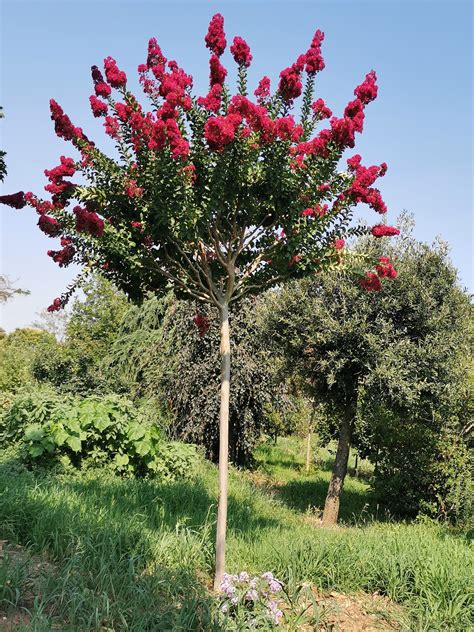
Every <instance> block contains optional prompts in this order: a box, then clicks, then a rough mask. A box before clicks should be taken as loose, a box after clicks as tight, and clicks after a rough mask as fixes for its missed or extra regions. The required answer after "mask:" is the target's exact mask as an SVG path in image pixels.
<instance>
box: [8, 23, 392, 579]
mask: <svg viewBox="0 0 474 632" xmlns="http://www.w3.org/2000/svg"><path fill="white" fill-rule="evenodd" d="M223 23H224V20H223V18H222V16H221V15H220V14H216V15H215V16H214V17H213V18H212V20H211V23H210V25H209V30H208V33H207V35H206V38H205V40H206V45H207V47H208V48H209V49H210V51H211V58H210V88H209V92H208V94H207V95H205V96H202V97H199V98H195V97H193V96H192V94H191V85H192V78H191V77H190V76H189V75H187V74H186V73H185V72H184V71H183V70H182V69H181V68H179V66H178V65H177V63H176V62H174V61H168V60H167V59H166V58H165V56H164V55H163V52H162V51H161V49H160V47H159V45H158V43H157V41H156V40H155V39H151V40H150V42H149V46H148V55H147V59H146V63H144V64H141V65H140V66H139V69H138V70H139V74H140V83H141V85H142V86H143V89H144V91H145V93H146V94H147V96H148V97H149V100H150V103H151V111H148V112H145V111H144V110H143V108H142V106H141V105H140V104H139V102H138V100H137V99H136V97H135V96H134V95H133V94H132V93H131V92H130V90H129V89H128V88H127V77H126V74H125V72H123V71H122V70H120V69H119V68H118V66H117V64H116V61H115V60H114V59H112V58H111V57H107V58H106V59H105V60H104V69H105V79H104V77H103V75H102V73H101V72H100V71H99V69H98V68H97V67H96V66H94V67H93V68H92V78H93V82H94V91H95V94H94V95H92V96H91V97H90V102H91V107H92V111H93V114H94V116H96V117H101V116H104V117H105V130H106V133H107V134H108V135H109V136H111V137H112V138H113V139H114V140H115V142H116V148H117V155H116V157H114V158H110V157H108V156H106V155H105V154H104V153H103V152H102V151H101V150H100V149H99V148H98V147H97V145H95V144H94V143H92V142H91V141H90V140H89V139H88V138H87V136H86V135H85V134H84V132H83V131H82V130H81V129H80V128H78V127H75V126H74V125H73V124H72V122H71V121H70V119H69V117H68V116H67V115H66V114H64V112H63V110H62V108H61V107H60V106H59V105H58V104H57V103H56V101H54V100H51V113H52V119H53V121H54V123H55V130H56V133H57V134H58V136H60V137H62V138H64V139H65V140H69V141H71V142H72V143H73V145H74V146H75V147H76V149H78V150H79V152H80V154H81V159H80V161H76V160H74V159H73V158H68V157H64V156H62V157H61V159H60V164H59V165H58V166H56V167H54V168H53V169H50V170H48V171H46V175H47V177H48V179H49V184H48V185H47V186H46V189H47V191H48V192H50V193H51V194H52V198H51V201H43V200H40V199H39V198H37V197H36V196H34V195H33V194H32V193H27V194H26V195H24V194H23V193H22V192H18V193H16V194H13V195H10V196H2V197H0V201H2V202H4V203H6V204H9V205H10V206H13V207H15V208H21V207H22V206H23V205H24V204H25V202H26V203H28V204H29V205H30V206H32V207H33V208H35V209H36V210H37V211H38V213H39V214H40V218H39V221H38V225H39V227H40V229H41V230H42V231H43V232H45V233H46V234H48V235H50V236H51V237H61V248H60V249H59V250H50V251H49V253H48V254H49V256H51V257H52V259H53V260H54V261H56V262H57V263H58V264H59V265H61V266H64V265H67V264H68V263H70V262H71V261H75V262H76V263H78V264H81V265H83V266H84V267H85V269H86V271H87V270H91V269H96V270H100V271H101V272H102V273H103V274H104V275H105V276H107V277H108V278H109V279H111V280H112V281H113V282H114V283H115V284H116V285H117V287H119V288H120V289H122V290H123V291H125V292H126V293H127V294H128V296H129V297H130V298H131V299H132V300H137V301H140V300H141V299H143V297H144V296H145V294H146V293H147V292H150V291H151V292H153V293H156V294H160V293H163V292H164V291H168V290H169V289H173V290H174V292H175V294H176V295H179V296H182V297H187V298H189V297H191V298H192V299H193V300H197V301H200V302H203V303H207V304H210V305H212V306H213V308H214V309H217V311H218V313H219V317H220V330H221V359H222V369H221V406H220V422H219V428H220V430H219V503H218V515H217V535H216V576H215V586H216V588H218V587H219V586H220V583H221V579H222V576H223V572H224V565H225V533H226V523H227V485H228V466H227V463H228V426H229V382H230V333H229V305H230V304H231V303H235V302H236V301H238V300H239V299H240V298H242V297H243V296H244V295H245V294H249V293H254V294H257V293H259V292H261V291H263V290H265V289H266V288H268V287H271V286H273V285H275V284H276V283H281V282H284V281H286V280H288V279H290V278H295V277H303V276H305V275H306V274H309V273H312V272H313V271H314V270H316V269H317V270H322V269H328V268H330V267H331V266H334V265H336V264H337V263H338V262H339V261H340V259H341V257H340V252H339V251H340V249H341V247H342V246H343V243H344V241H343V240H344V239H346V238H347V237H348V236H351V235H354V234H359V233H361V232H363V229H362V228H360V227H355V226H351V219H352V216H353V209H354V207H355V205H356V204H357V203H358V202H366V203H368V204H369V205H370V206H371V207H372V208H373V209H374V210H375V211H377V212H379V213H385V211H386V210H387V209H386V206H385V204H384V202H383V200H382V197H381V194H380V192H379V190H378V189H376V188H374V187H373V186H372V185H373V184H374V182H375V180H376V179H377V178H378V177H379V176H382V175H384V173H385V171H386V165H385V164H382V165H380V166H375V165H374V166H372V167H368V168H366V167H364V166H362V165H361V159H360V156H355V157H353V158H352V159H350V160H349V166H350V172H339V171H338V169H337V165H338V162H339V159H340V158H341V156H342V153H343V152H344V150H345V149H347V148H352V147H354V143H355V134H356V132H357V133H360V132H361V131H362V129H363V123H364V116H365V113H364V111H365V107H366V105H367V104H368V103H370V102H371V101H372V100H373V99H374V98H375V97H376V95H377V86H376V76H375V72H373V71H372V72H370V73H369V74H368V75H367V76H366V78H365V80H364V81H363V82H362V83H361V84H360V85H359V86H357V87H356V89H355V91H354V92H355V96H356V98H355V99H354V100H352V101H351V102H350V103H349V104H348V105H347V107H346V108H345V110H344V115H343V117H342V118H338V117H332V118H331V119H330V121H329V127H327V128H325V129H322V130H321V131H319V132H318V133H317V134H315V135H314V133H315V129H316V126H317V125H318V123H319V122H320V121H321V120H323V119H326V118H329V117H330V116H331V111H330V110H329V109H328V108H327V106H326V105H325V103H324V101H323V100H322V99H318V100H316V101H314V102H313V88H314V83H315V76H316V74H317V72H319V71H320V70H322V69H323V68H324V61H323V58H322V55H321V44H322V41H323V39H324V34H323V33H321V31H316V33H315V35H314V38H313V40H312V42H311V45H310V48H309V49H308V51H307V52H306V53H305V54H303V55H300V56H299V57H298V59H297V60H296V62H295V63H293V64H292V65H291V66H290V67H288V68H286V69H284V70H283V71H282V72H281V73H280V81H279V84H278V87H277V89H276V90H275V91H274V92H273V94H271V92H270V80H269V79H268V77H264V78H263V79H262V80H261V81H260V83H259V85H258V87H257V89H256V91H255V96H256V100H251V99H249V97H248V88H247V68H248V66H249V65H250V63H251V59H252V55H251V53H250V48H249V47H248V45H247V43H246V42H245V41H244V40H243V39H242V38H241V37H236V38H234V41H233V44H232V46H231V48H230V52H231V54H232V56H233V58H234V60H235V62H236V63H237V65H238V93H237V94H235V95H234V96H231V94H230V91H229V88H228V86H227V85H226V84H225V77H226V74H227V70H226V69H225V67H224V66H223V65H222V63H221V56H222V54H223V53H224V50H225V48H226V36H225V33H224V28H223ZM304 77H305V78H306V82H305V87H304V88H303V80H304ZM112 88H115V89H116V90H117V92H116V94H115V95H114V96H112ZM301 95H302V104H301V118H300V121H299V122H298V123H296V122H295V120H294V118H293V116H291V115H290V112H291V111H292V108H293V106H294V103H295V100H296V99H297V98H298V97H300V96H301ZM76 172H79V173H82V175H83V176H84V180H85V182H86V183H87V184H76V183H74V182H72V181H71V180H66V179H65V178H71V177H73V176H74V175H75V174H76ZM72 200H75V201H76V202H78V204H71V202H72ZM365 265H366V266H368V265H370V263H369V262H366V263H365ZM364 283H365V285H366V286H367V287H369V288H373V287H374V283H376V286H377V288H378V287H379V286H380V282H379V280H378V277H376V275H375V272H371V273H369V276H368V277H367V279H366V280H365V281H364ZM73 289H74V287H73V286H72V287H71V288H69V290H68V291H67V292H66V293H65V294H64V295H63V296H62V297H60V298H59V297H58V298H57V299H55V300H54V302H53V304H52V305H51V307H50V309H52V310H54V309H60V308H61V306H63V305H64V304H65V302H66V301H67V300H68V298H69V296H70V294H71V292H72V291H73Z"/></svg>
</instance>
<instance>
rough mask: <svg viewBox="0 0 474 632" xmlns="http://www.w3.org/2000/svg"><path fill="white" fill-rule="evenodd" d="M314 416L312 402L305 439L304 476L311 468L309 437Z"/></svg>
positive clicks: (314, 405)
mask: <svg viewBox="0 0 474 632" xmlns="http://www.w3.org/2000/svg"><path fill="white" fill-rule="evenodd" d="M315 415H316V404H315V403H314V402H313V408H312V410H311V418H310V420H309V428H308V436H307V438H306V464H305V469H306V474H308V472H309V469H310V467H311V436H312V432H313V428H314V417H315Z"/></svg>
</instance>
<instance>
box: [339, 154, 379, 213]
mask: <svg viewBox="0 0 474 632" xmlns="http://www.w3.org/2000/svg"><path fill="white" fill-rule="evenodd" d="M360 161H361V157H360V156H359V155H358V154H356V155H355V156H353V157H352V158H349V159H348V161H347V164H348V166H349V168H350V169H351V171H354V172H355V178H354V180H353V182H352V184H351V186H350V188H349V190H348V191H347V193H348V194H350V196H351V199H352V200H353V201H354V202H364V203H365V204H368V205H369V206H370V207H371V208H373V209H374V211H376V212H377V213H380V214H384V213H386V212H387V205H386V204H385V202H384V201H383V199H382V194H381V193H380V191H379V190H378V189H376V188H374V187H372V186H371V185H372V184H373V183H374V182H375V180H376V179H377V178H379V177H382V176H384V175H385V173H386V172H387V165H386V163H384V162H383V163H382V164H381V165H380V166H377V165H372V166H371V167H364V166H363V165H361V164H360Z"/></svg>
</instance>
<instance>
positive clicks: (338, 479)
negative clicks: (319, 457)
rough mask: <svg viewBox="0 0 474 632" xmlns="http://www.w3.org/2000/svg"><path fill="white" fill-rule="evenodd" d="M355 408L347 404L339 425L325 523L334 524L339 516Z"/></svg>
mask: <svg viewBox="0 0 474 632" xmlns="http://www.w3.org/2000/svg"><path fill="white" fill-rule="evenodd" d="M353 417H354V410H353V407H352V406H347V407H346V409H345V411H344V415H343V417H342V420H341V425H340V426H339V439H338V442H337V450H336V458H335V460H334V465H333V468H332V476H331V481H330V483H329V488H328V493H327V496H326V502H325V504H324V512H323V525H334V524H336V523H337V518H338V516H339V505H340V502H341V492H342V488H343V486H344V479H345V477H346V473H347V463H348V460H349V450H350V447H351V434H352V420H353Z"/></svg>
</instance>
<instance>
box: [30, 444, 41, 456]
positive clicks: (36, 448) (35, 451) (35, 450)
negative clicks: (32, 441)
mask: <svg viewBox="0 0 474 632" xmlns="http://www.w3.org/2000/svg"><path fill="white" fill-rule="evenodd" d="M28 452H29V454H30V455H31V456H32V457H33V458H34V459H35V458H36V457H38V456H41V455H42V454H43V452H44V447H43V446H42V445H41V443H40V444H39V445H30V446H29V448H28Z"/></svg>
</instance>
